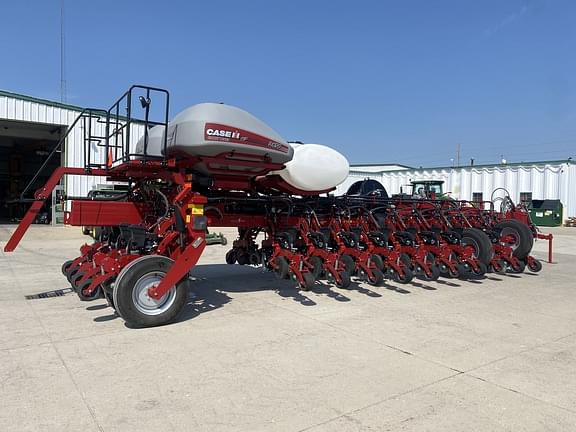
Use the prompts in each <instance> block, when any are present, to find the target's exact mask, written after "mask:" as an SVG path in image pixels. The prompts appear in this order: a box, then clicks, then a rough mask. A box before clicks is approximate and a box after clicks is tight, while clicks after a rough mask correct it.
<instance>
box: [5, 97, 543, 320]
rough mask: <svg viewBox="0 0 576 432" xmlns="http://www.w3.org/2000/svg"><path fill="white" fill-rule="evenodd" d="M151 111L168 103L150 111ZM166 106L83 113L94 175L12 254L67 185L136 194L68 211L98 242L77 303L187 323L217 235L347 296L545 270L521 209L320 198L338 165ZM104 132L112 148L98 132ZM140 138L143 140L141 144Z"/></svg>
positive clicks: (84, 266)
mask: <svg viewBox="0 0 576 432" xmlns="http://www.w3.org/2000/svg"><path fill="white" fill-rule="evenodd" d="M153 100H154V101H155V103H158V101H162V102H160V103H159V106H154V107H153V106H152V101H153ZM137 104H138V106H136V105H137ZM168 106H169V95H168V92H167V91H165V90H162V89H157V88H152V87H145V86H133V87H131V88H130V89H129V90H128V91H127V92H126V93H125V94H124V95H123V96H122V97H121V98H120V99H119V100H118V101H117V102H116V103H115V104H114V105H113V106H112V107H111V108H110V109H109V110H107V111H103V110H92V109H87V110H84V111H83V112H82V113H81V114H80V115H79V117H78V118H77V119H76V121H75V122H74V124H73V125H72V126H71V127H70V128H69V129H68V133H70V132H71V131H72V130H73V129H75V127H77V126H83V131H84V134H85V144H84V148H83V149H82V150H83V152H84V161H85V163H84V167H61V168H58V169H56V170H55V171H54V173H53V174H52V176H51V177H50V178H49V180H48V182H47V183H46V185H45V186H44V187H43V188H41V189H40V190H38V191H36V193H35V194H34V198H33V199H32V205H31V207H30V209H29V211H28V213H27V214H26V216H25V218H24V219H23V220H22V222H21V223H20V225H19V226H18V228H17V229H16V231H15V232H14V234H13V235H12V237H11V238H10V240H9V241H8V243H7V244H6V247H5V250H6V251H12V250H14V248H15V247H16V246H17V244H18V242H19V241H20V240H21V239H22V236H23V235H24V233H25V231H26V230H27V228H28V227H29V225H30V224H31V223H32V221H33V220H34V218H35V217H36V215H37V213H38V211H39V210H40V208H41V207H42V204H43V203H44V201H45V200H46V199H47V198H48V197H49V196H50V195H51V192H52V190H53V189H54V187H55V186H56V185H57V184H59V183H60V181H61V178H62V176H64V175H80V176H100V177H103V178H106V179H107V180H109V181H114V182H120V183H124V184H125V185H126V186H127V191H126V193H125V194H124V195H122V196H119V197H114V198H113V199H95V198H94V197H92V198H78V197H67V198H66V197H64V199H68V200H70V201H71V203H70V211H69V212H68V213H67V217H66V220H65V222H66V223H67V224H69V225H75V226H90V227H100V228H99V229H98V233H99V234H98V238H96V239H95V241H94V242H93V243H92V244H86V245H84V246H82V247H81V248H80V256H78V257H77V258H75V259H73V260H70V261H67V262H66V263H64V264H63V266H62V273H63V274H64V275H65V276H66V277H67V278H68V280H69V281H70V283H71V285H72V287H73V288H74V290H75V291H76V292H77V294H78V296H79V297H80V299H81V300H92V299H96V298H99V297H102V296H104V297H106V299H107V300H108V303H109V304H110V306H111V307H113V308H115V310H116V312H117V313H118V315H120V316H121V317H122V318H123V319H124V320H125V321H126V322H127V323H128V324H130V325H132V326H140V327H147V326H155V325H162V324H166V323H168V322H170V321H172V320H174V319H175V318H176V317H177V316H178V314H179V313H180V311H181V310H182V308H183V307H184V305H185V303H186V300H187V286H186V285H187V284H186V281H187V276H188V274H189V272H190V270H191V269H192V268H193V267H194V266H195V265H196V263H197V262H198V259H199V258H200V256H201V255H202V252H203V250H204V248H205V246H206V238H205V233H206V230H207V228H208V227H213V226H218V227H224V226H228V227H237V228H238V233H239V236H238V239H237V240H235V241H234V242H233V245H232V248H231V249H230V251H229V252H228V253H227V254H226V262H227V263H229V264H236V263H237V264H241V265H260V266H263V267H265V268H266V269H268V270H270V271H273V272H276V274H277V275H278V277H280V278H282V279H292V280H294V281H295V283H297V284H298V286H299V287H300V288H301V289H303V290H310V289H313V288H314V285H315V283H316V281H317V280H319V279H326V280H327V281H328V282H329V283H333V284H334V285H335V286H337V287H339V288H347V287H348V286H349V285H350V283H351V280H352V278H356V279H359V280H362V281H366V282H367V283H369V284H371V285H375V286H376V285H379V284H381V283H382V281H383V279H384V278H385V277H388V278H390V279H392V280H395V281H397V282H399V283H409V282H410V281H411V280H412V278H414V277H417V278H420V279H423V280H428V281H431V280H436V279H438V277H440V276H441V275H442V276H448V277H459V278H464V279H465V278H480V277H482V276H483V275H484V273H485V272H487V271H495V272H506V271H511V272H521V271H523V270H524V268H525V267H526V266H528V267H529V269H530V270H532V271H539V270H540V269H541V264H540V263H539V262H538V261H537V260H535V259H534V258H532V257H531V256H530V255H529V254H530V250H531V248H532V243H533V240H534V237H535V236H536V235H537V233H536V231H535V229H534V226H533V225H532V224H531V223H530V220H529V216H528V213H527V211H526V209H525V208H524V207H521V206H514V205H513V204H511V202H510V201H505V204H506V205H505V206H504V207H503V208H502V209H500V210H499V211H497V210H495V208H494V205H493V203H487V204H485V205H482V206H477V205H473V204H471V203H469V202H464V201H451V200H438V201H436V200H429V199H424V200H418V199H404V198H403V197H396V198H388V197H387V194H386V193H385V191H383V190H373V191H371V192H368V193H367V191H365V190H364V189H366V188H363V187H360V188H359V187H353V188H351V189H352V190H358V191H360V190H362V191H364V192H363V194H362V195H345V196H342V197H333V196H328V195H324V194H325V193H326V192H329V191H330V190H333V189H334V187H335V186H336V185H337V184H339V183H340V182H341V181H343V180H344V178H345V177H346V175H347V172H348V163H347V161H346V160H345V159H344V158H343V156H342V155H340V154H339V153H338V152H336V151H334V150H332V149H329V148H327V147H325V146H319V145H291V144H289V143H287V142H286V141H284V140H283V139H282V138H281V137H280V136H279V135H278V134H277V133H276V132H274V131H273V130H272V129H270V128H269V127H268V126H267V125H265V124H264V123H262V122H261V121H260V120H258V119H256V118H255V117H253V116H251V115H250V114H248V113H246V112H245V111H242V110H239V109H237V108H234V107H229V106H226V105H221V104H200V105H196V106H194V107H191V108H189V109H187V110H185V111H183V112H182V113H180V114H179V115H177V116H176V117H175V118H174V119H173V121H172V122H170V123H169V122H168V118H169V113H168ZM136 113H140V115H137V114H136ZM153 113H154V114H155V115H152V114H153ZM153 117H155V120H152V118H153ZM98 123H101V124H102V123H103V124H104V125H105V133H104V134H100V135H98V134H95V133H94V132H93V131H94V130H96V128H95V125H96V124H98ZM136 124H139V125H140V126H143V128H144V131H145V132H144V135H143V137H142V138H140V140H139V141H138V142H136V143H133V142H131V135H132V134H133V133H134V132H133V127H134V126H135V125H136ZM65 138H66V137H64V138H63V139H62V142H63V141H64V139H65ZM132 141H133V140H132ZM62 142H61V143H59V144H58V145H57V146H55V147H54V149H53V151H52V153H51V154H50V156H49V158H50V157H52V156H53V155H54V154H56V152H57V151H58V150H59V149H60V148H61V144H62ZM95 149H97V150H99V151H98V152H95ZM78 150H80V149H78ZM98 155H104V157H102V156H98ZM34 180H35V179H34ZM34 180H33V181H32V182H31V184H32V183H33V182H34ZM374 183H376V182H372V183H371V185H373V184H374ZM379 187H381V186H379ZM382 189H383V188H382ZM25 192H26V191H25ZM25 192H24V193H23V194H22V199H24V198H25V197H24V194H25ZM259 235H263V240H262V241H261V242H260V244H258V243H257V242H256V240H257V238H258V237H259Z"/></svg>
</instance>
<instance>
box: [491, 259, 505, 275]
mask: <svg viewBox="0 0 576 432" xmlns="http://www.w3.org/2000/svg"><path fill="white" fill-rule="evenodd" d="M490 270H491V271H492V272H494V273H496V274H499V275H502V274H506V261H504V260H503V259H497V260H496V261H495V262H494V261H493V262H492V263H491V264H490Z"/></svg>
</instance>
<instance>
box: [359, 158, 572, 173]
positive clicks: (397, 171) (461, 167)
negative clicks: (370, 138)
mask: <svg viewBox="0 0 576 432" xmlns="http://www.w3.org/2000/svg"><path fill="white" fill-rule="evenodd" d="M572 162H573V160H572V158H568V159H559V160H546V161H532V162H510V163H505V164H482V165H461V166H459V167H454V166H440V167H422V168H409V169H401V170H382V171H374V172H372V174H374V173H386V174H389V173H405V172H407V171H425V170H426V171H432V170H437V171H441V170H458V169H463V168H472V169H474V168H506V167H515V166H524V165H550V164H562V163H568V164H570V163H572ZM373 165H374V166H376V165H377V164H373ZM387 165H393V164H382V166H387ZM359 166H360V165H359ZM365 166H366V165H365ZM353 168H354V165H350V171H353V170H354V169H353ZM359 172H366V171H360V170H359Z"/></svg>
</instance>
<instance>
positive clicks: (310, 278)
mask: <svg viewBox="0 0 576 432" xmlns="http://www.w3.org/2000/svg"><path fill="white" fill-rule="evenodd" d="M302 277H303V278H304V281H303V282H300V289H301V290H302V291H310V290H311V289H312V288H314V282H316V278H315V277H314V275H313V274H312V273H311V272H305V273H302Z"/></svg>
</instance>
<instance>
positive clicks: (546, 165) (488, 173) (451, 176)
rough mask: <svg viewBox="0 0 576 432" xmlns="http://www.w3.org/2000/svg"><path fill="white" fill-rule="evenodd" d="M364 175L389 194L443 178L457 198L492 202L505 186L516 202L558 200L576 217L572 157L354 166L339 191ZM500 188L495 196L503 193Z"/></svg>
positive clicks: (575, 170)
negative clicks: (425, 165)
mask: <svg viewBox="0 0 576 432" xmlns="http://www.w3.org/2000/svg"><path fill="white" fill-rule="evenodd" d="M364 178H372V179H374V180H378V181H379V182H381V183H382V185H383V186H384V187H385V188H386V191H387V192H388V194H397V193H400V192H401V188H402V191H403V192H404V193H410V192H411V190H410V188H409V185H410V181H413V180H443V181H444V190H445V191H446V192H450V195H451V196H452V197H454V198H455V199H463V200H470V201H482V200H485V201H489V200H490V199H491V196H492V193H493V192H494V191H495V190H496V189H499V188H504V189H506V190H507V191H508V192H509V194H510V197H511V198H512V200H514V202H521V201H530V200H532V199H535V200H542V199H547V200H548V199H550V200H553V199H559V200H560V201H561V202H562V204H563V206H564V219H566V218H568V217H574V216H576V165H575V164H574V161H572V160H571V159H566V160H556V161H541V162H521V163H507V164H495V165H473V166H463V167H439V168H419V169H415V168H410V167H404V166H400V167H399V168H396V169H390V165H352V166H351V167H350V174H349V176H348V178H347V179H346V181H344V183H342V184H341V185H340V186H338V189H337V193H338V194H342V193H344V192H346V190H347V189H348V187H349V186H350V185H351V184H352V183H354V182H356V181H358V180H362V179H364ZM503 195H504V192H503V191H501V190H499V191H497V192H496V193H495V194H494V196H496V197H500V196H503Z"/></svg>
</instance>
